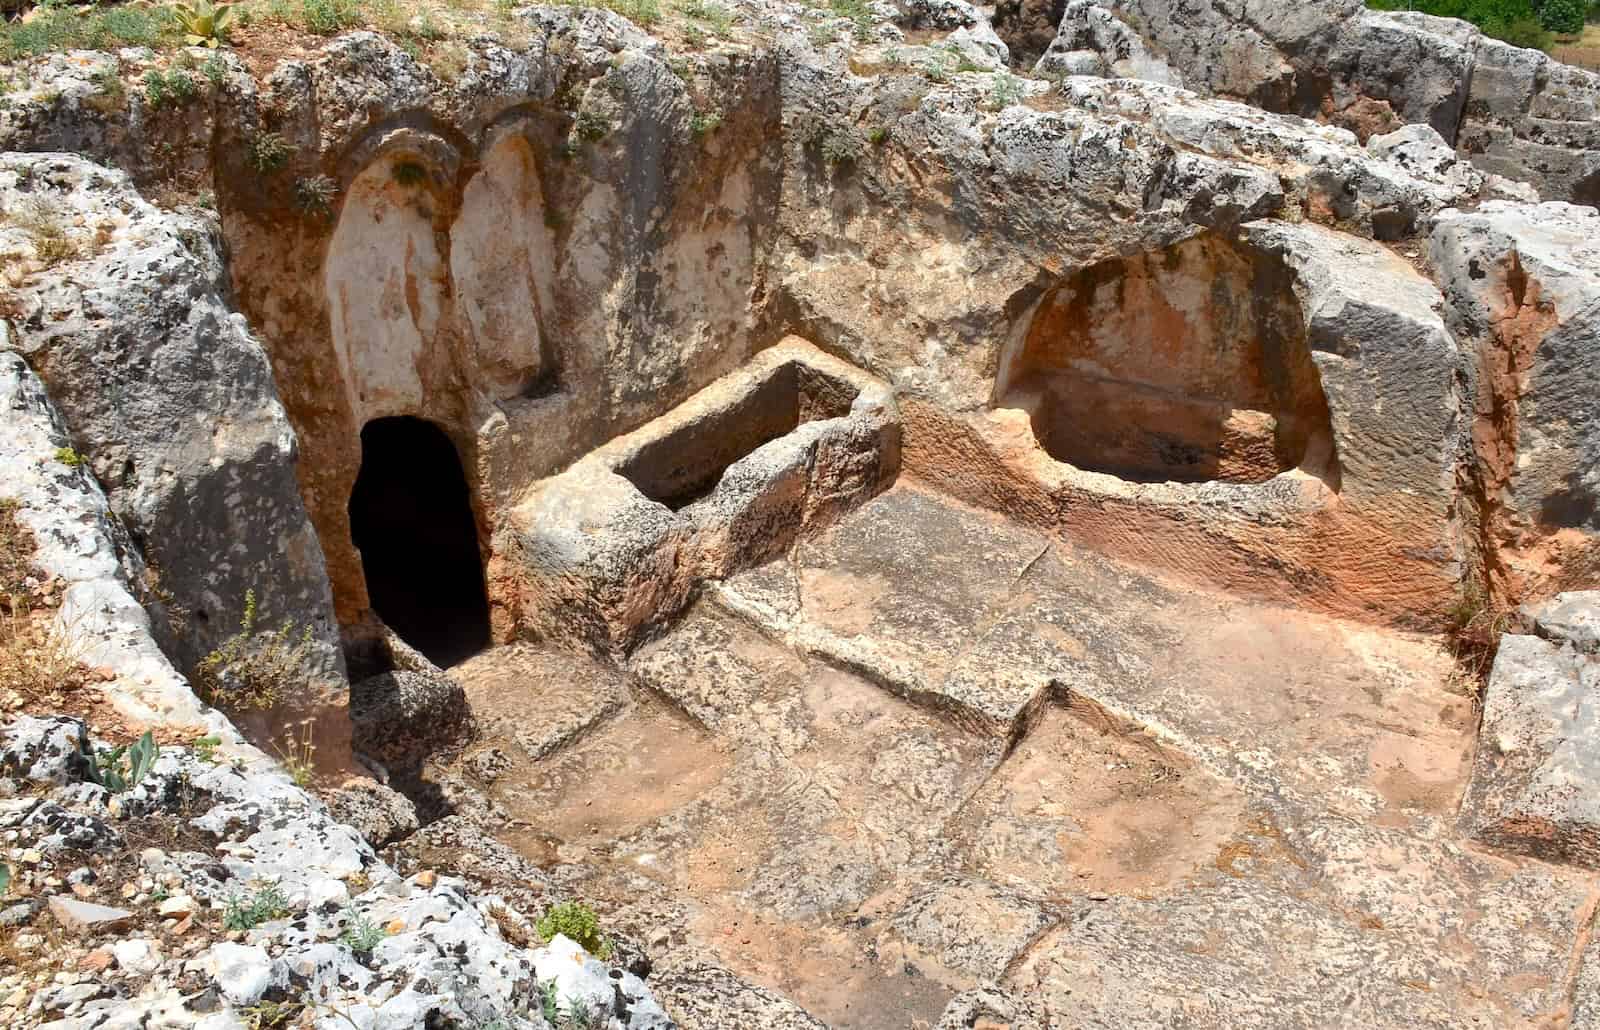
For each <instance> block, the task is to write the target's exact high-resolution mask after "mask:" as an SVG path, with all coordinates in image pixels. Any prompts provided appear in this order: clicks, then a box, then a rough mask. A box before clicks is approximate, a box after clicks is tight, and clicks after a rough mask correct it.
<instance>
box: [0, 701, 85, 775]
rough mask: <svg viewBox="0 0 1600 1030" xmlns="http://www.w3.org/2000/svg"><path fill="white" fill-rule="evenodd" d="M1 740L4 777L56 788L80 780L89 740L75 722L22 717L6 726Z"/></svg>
mask: <svg viewBox="0 0 1600 1030" xmlns="http://www.w3.org/2000/svg"><path fill="white" fill-rule="evenodd" d="M0 741H3V742H4V745H3V748H0V772H3V773H4V774H6V775H7V776H18V777H21V778H22V779H24V780H31V781H33V782H35V783H53V784H55V785H56V786H58V787H65V786H67V785H68V784H70V783H76V782H78V781H79V780H81V779H82V778H83V772H84V768H85V764H86V763H85V762H84V759H83V754H84V752H85V751H86V750H87V749H88V746H89V737H88V734H86V733H85V732H84V729H83V724H82V723H81V722H79V721H77V720H76V719H68V718H65V717H58V718H53V719H39V718H35V717H33V716H29V715H24V716H22V717H20V718H18V719H16V720H15V721H13V722H12V723H11V724H10V725H9V726H7V727H6V729H5V731H4V735H3V736H0Z"/></svg>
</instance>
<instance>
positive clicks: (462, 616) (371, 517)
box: [350, 416, 489, 666]
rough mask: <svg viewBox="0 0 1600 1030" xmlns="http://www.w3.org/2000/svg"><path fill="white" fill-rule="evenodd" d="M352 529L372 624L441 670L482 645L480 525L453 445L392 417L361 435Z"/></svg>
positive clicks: (417, 422)
mask: <svg viewBox="0 0 1600 1030" xmlns="http://www.w3.org/2000/svg"><path fill="white" fill-rule="evenodd" d="M350 529H351V535H352V536H353V538H354V541H355V545H356V548H357V549H358V550H360V552H361V564H362V567H363V569H364V571H365V574H366V581H367V593H368V595H369V596H370V597H371V599H372V607H373V608H374V609H375V610H376V611H377V613H378V616H379V617H380V618H382V619H383V621H384V622H385V623H386V624H387V625H388V626H389V628H390V629H392V630H394V631H395V632H396V633H398V634H399V635H400V637H401V639H403V640H405V641H406V643H408V644H410V645H411V646H412V647H415V648H416V649H417V650H419V651H421V652H422V653H423V654H425V655H427V656H428V658H429V659H431V660H432V661H433V663H434V664H436V665H439V666H446V665H453V664H455V663H456V662H459V661H461V660H462V659H464V658H467V657H469V656H471V655H473V654H475V653H477V652H478V651H480V650H482V649H483V648H484V647H486V646H487V645H488V643H489V603H488V599H487V595H486V592H485V589H484V579H483V562H482V558H481V556H480V554H479V552H478V532H477V524H476V522H475V521H474V519H473V515H472V506H471V502H470V498H469V496H468V493H467V481H466V478H465V477H464V476H463V475H462V472H461V460H460V458H459V457H458V456H457V454H456V449H455V445H454V444H452V443H451V442H450V439H449V438H448V437H447V436H445V435H444V433H443V432H442V431H441V430H440V429H439V427H438V426H435V425H434V424H432V423H431V422H425V421H423V420H422V419H419V418H411V417H408V416H399V417H393V418H379V419H374V420H373V421H371V422H368V423H367V424H366V426H365V427H363V428H362V430H361V472H360V474H359V475H357V477H356V485H355V488H354V489H353V490H352V491H351V493H350Z"/></svg>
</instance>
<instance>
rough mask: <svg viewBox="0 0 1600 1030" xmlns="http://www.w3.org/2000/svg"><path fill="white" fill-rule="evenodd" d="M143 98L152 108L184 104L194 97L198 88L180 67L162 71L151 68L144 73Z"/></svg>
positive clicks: (157, 108) (159, 108)
mask: <svg viewBox="0 0 1600 1030" xmlns="http://www.w3.org/2000/svg"><path fill="white" fill-rule="evenodd" d="M143 81H144V99H145V103H147V104H149V105H150V106H151V107H152V108H153V109H155V110H157V111H159V110H161V109H162V108H163V107H168V106H177V105H179V104H186V103H188V102H189V101H190V100H192V99H194V95H195V94H196V93H198V92H199V89H198V88H197V87H196V86H195V84H194V78H193V77H192V76H191V75H190V74H189V73H188V72H186V71H184V70H183V69H182V68H174V69H172V70H171V71H169V72H162V71H159V70H158V69H155V68H151V69H150V70H149V71H147V72H145V73H144V80H143Z"/></svg>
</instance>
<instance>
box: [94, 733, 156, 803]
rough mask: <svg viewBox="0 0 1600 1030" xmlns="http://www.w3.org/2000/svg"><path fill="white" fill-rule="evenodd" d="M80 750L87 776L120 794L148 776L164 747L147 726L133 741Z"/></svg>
mask: <svg viewBox="0 0 1600 1030" xmlns="http://www.w3.org/2000/svg"><path fill="white" fill-rule="evenodd" d="M81 754H82V755H83V758H84V760H85V764H86V771H85V773H84V777H85V778H86V779H88V780H89V782H90V783H95V784H99V785H100V786H102V787H104V788H105V789H106V790H108V791H110V792H111V793H113V794H121V793H124V792H126V791H129V790H132V789H133V788H134V787H136V786H138V785H139V781H140V780H142V779H144V778H145V776H146V775H147V774H148V773H149V772H150V767H151V766H152V765H154V764H155V761H156V758H157V757H158V756H159V755H160V754H161V747H160V745H158V744H157V743H156V741H155V737H154V736H153V735H152V734H151V733H150V731H149V730H146V731H145V733H144V736H142V737H140V738H139V739H138V741H136V742H135V743H133V744H132V745H121V746H118V747H114V748H111V749H109V750H106V751H100V752H94V751H93V749H92V748H86V749H85V750H84V751H82V752H81Z"/></svg>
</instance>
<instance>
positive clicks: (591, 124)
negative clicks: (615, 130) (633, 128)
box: [574, 110, 611, 143]
mask: <svg viewBox="0 0 1600 1030" xmlns="http://www.w3.org/2000/svg"><path fill="white" fill-rule="evenodd" d="M574 128H575V129H576V130H577V133H578V138H579V139H581V140H584V141H586V142H589V143H594V142H596V141H597V140H603V139H605V138H606V136H608V135H610V133H611V120H610V119H609V118H607V117H606V116H605V115H603V114H601V113H599V112H598V111H588V110H584V111H579V112H578V117H577V119H576V120H575V122H574Z"/></svg>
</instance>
